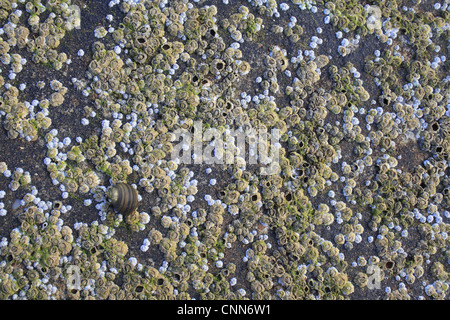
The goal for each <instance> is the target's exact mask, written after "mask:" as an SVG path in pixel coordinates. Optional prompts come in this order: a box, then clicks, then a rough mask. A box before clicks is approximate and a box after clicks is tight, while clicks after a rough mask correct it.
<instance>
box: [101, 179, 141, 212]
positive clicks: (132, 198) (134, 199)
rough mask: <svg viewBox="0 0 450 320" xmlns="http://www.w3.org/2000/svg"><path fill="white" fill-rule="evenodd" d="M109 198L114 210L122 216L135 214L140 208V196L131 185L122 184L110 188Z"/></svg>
mask: <svg viewBox="0 0 450 320" xmlns="http://www.w3.org/2000/svg"><path fill="white" fill-rule="evenodd" d="M107 196H108V198H109V200H110V202H111V204H112V205H113V207H114V209H116V211H117V212H118V213H121V214H122V215H129V214H130V213H133V212H134V211H135V210H136V208H137V206H138V194H137V191H136V189H134V188H133V187H132V186H130V185H129V184H126V183H123V182H120V183H117V184H116V185H114V186H112V187H110V188H109V189H108V191H107Z"/></svg>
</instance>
